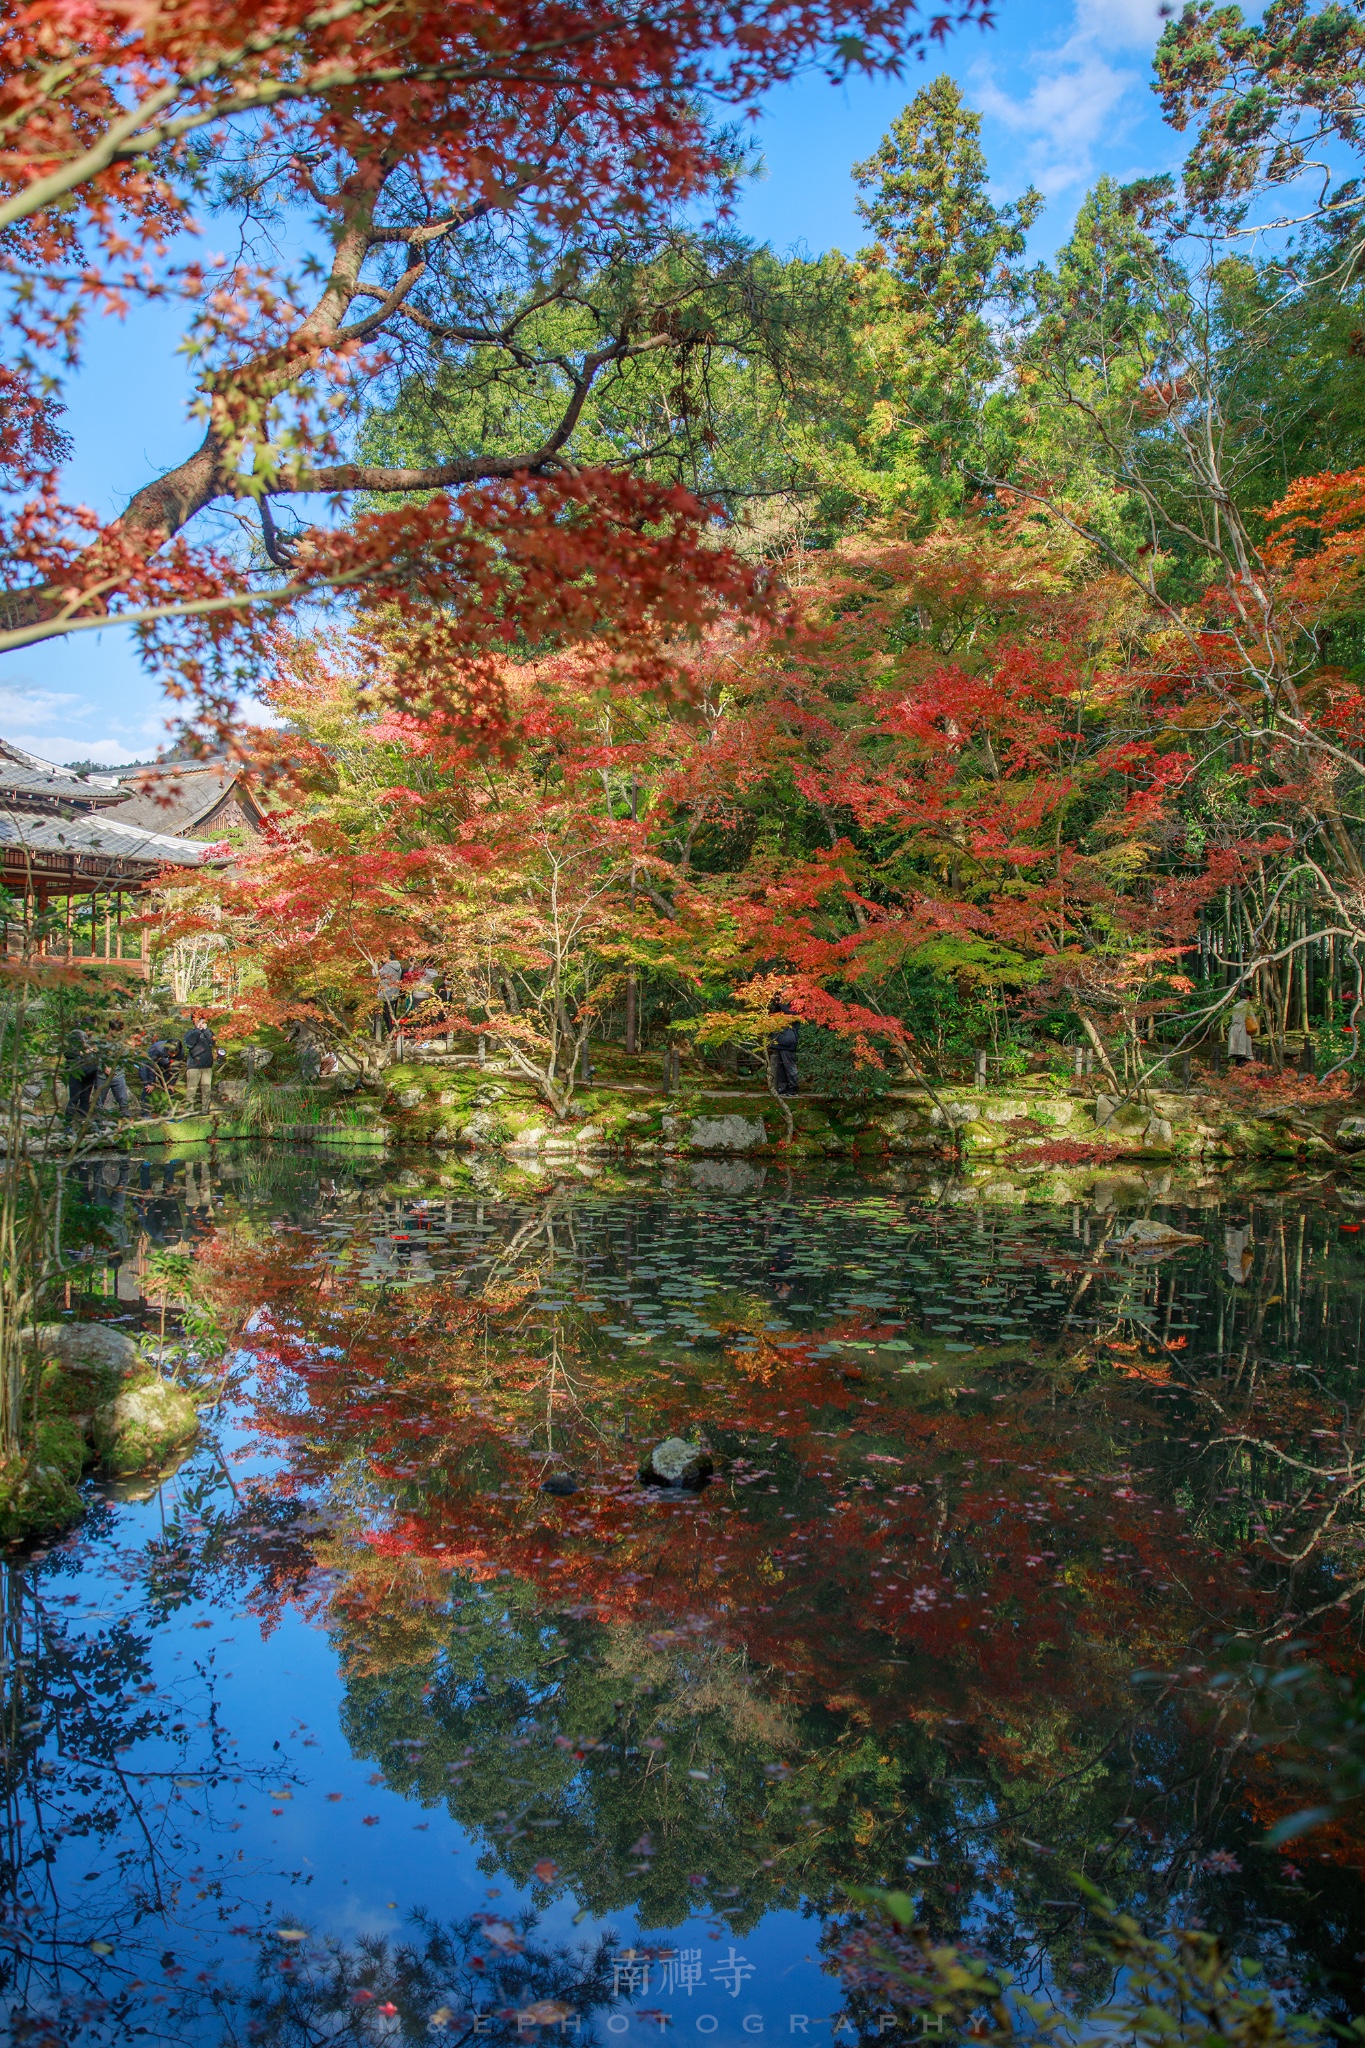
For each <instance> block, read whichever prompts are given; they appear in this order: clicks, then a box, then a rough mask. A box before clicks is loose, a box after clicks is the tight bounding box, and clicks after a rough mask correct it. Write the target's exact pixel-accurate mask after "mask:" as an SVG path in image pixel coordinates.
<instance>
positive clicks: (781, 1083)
mask: <svg viewBox="0 0 1365 2048" xmlns="http://www.w3.org/2000/svg"><path fill="white" fill-rule="evenodd" d="M768 1012H769V1015H770V1016H771V1015H776V1016H779V1017H785V1018H786V1019H787V1022H786V1023H785V1024H784V1025H783V1026H782V1029H781V1030H780V1031H775V1032H774V1033H773V1035H772V1037H771V1038H770V1039H769V1040H768V1049H769V1051H770V1052H771V1054H772V1069H773V1086H774V1088H776V1090H777V1092H778V1094H779V1095H795V1094H796V1093H797V1085H798V1084H797V1073H796V1051H797V1046H798V1045H799V1043H800V1038H801V1020H800V1018H799V1017H794V1016H793V1015H792V1013H791V1011H790V1010H789V1009H788V1008H787V1006H786V1004H785V1003H784V1002H781V1001H780V1000H779V999H778V998H777V997H774V998H773V1000H772V1002H771V1003H769V1005H768Z"/></svg>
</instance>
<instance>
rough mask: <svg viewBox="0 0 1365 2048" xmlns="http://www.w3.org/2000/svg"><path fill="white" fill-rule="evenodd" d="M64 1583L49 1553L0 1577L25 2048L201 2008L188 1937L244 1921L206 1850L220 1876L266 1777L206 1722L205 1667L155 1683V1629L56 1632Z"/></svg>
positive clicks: (209, 1718)
mask: <svg viewBox="0 0 1365 2048" xmlns="http://www.w3.org/2000/svg"><path fill="white" fill-rule="evenodd" d="M68 1583H69V1580H68V1578H67V1576H66V1574H65V1573H64V1571H63V1569H62V1560H61V1558H60V1556H56V1557H53V1558H50V1559H49V1560H48V1561H47V1562H46V1564H45V1565H44V1566H43V1567H42V1569H41V1570H37V1569H29V1570H18V1569H14V1568H9V1567H6V1568H3V1569H2V1570H0V1656H2V1657H3V1666H2V1668H0V1684H3V1694H4V1697H3V1726H4V1731H5V1743H4V1751H3V1761H2V1763H0V1771H2V1773H3V1775H2V1778H0V1784H2V1785H3V1798H4V1808H3V1814H4V1832H3V1843H2V1844H0V1941H2V1942H3V1949H2V1950H0V1954H3V1958H4V1960H3V1964H0V2015H3V2017H4V2019H5V2020H7V2021H8V2024H9V2027H10V2030H11V2033H12V2035H13V2038H14V2039H15V2041H16V2042H25V2041H32V2042H34V2043H35V2044H36V2043H38V2042H40V2041H51V2042H54V2043H57V2042H60V2043H65V2042H67V2041H68V2040H75V2039H77V2038H82V2037H84V2036H85V2035H86V2033H87V2031H88V2036H89V2038H90V2039H91V2040H110V2041H116V2040H122V2039H124V2038H129V2039H131V2038H132V2036H133V2035H134V2034H142V2033H145V2032H146V2031H147V2026H146V2024H145V2023H146V2022H148V2021H149V2020H154V2021H156V2022H157V2023H158V2026H159V2025H161V2024H162V2023H170V2022H173V2020H174V2015H175V2014H176V2013H177V2012H178V2011H180V2010H181V2008H182V2007H184V2008H185V2009H187V2010H189V2009H194V2008H196V2007H198V2006H199V2005H200V2004H202V2001H203V1997H204V1990H203V1988H202V1987H200V1986H195V1987H193V1988H191V1986H190V1985H189V1982H188V1979H189V1972H188V1970H187V1968H186V1966H185V1964H184V1962H183V1960H182V1957H183V1955H185V1954H188V1953H189V1952H190V1950H191V1947H192V1941H193V1934H192V1930H193V1928H194V1927H195V1925H196V1923H197V1922H198V1921H200V1920H201V1919H202V1918H203V1917H204V1914H205V1913H207V1914H208V1916H209V1917H210V1919H212V1918H213V1917H215V1916H216V1913H217V1910H218V1908H219V1907H220V1906H222V1905H227V1906H229V1907H230V1908H233V1909H239V1906H238V1895H237V1894H236V1893H235V1891H234V1890H233V1888H232V1887H231V1885H228V1884H225V1881H224V1877H223V1875H222V1873H221V1871H219V1872H213V1871H210V1870H208V1869H206V1867H205V1866H206V1865H207V1864H208V1863H209V1862H211V1860H212V1856H213V1849H214V1845H215V1838H216V1839H217V1841H218V1843H219V1845H220V1847H221V1850H222V1858H221V1860H222V1861H224V1862H226V1861H228V1859H229V1856H230V1853H231V1852H230V1848H229V1845H230V1840H231V1831H232V1826H233V1823H232V1820H231V1819H230V1817H229V1816H230V1814H231V1812H232V1809H233V1806H234V1804H235V1802H236V1800H237V1798H238V1796H239V1794H238V1789H237V1788H239V1787H240V1786H242V1785H243V1784H257V1783H259V1782H261V1781H262V1779H263V1776H264V1774H263V1772H261V1771H253V1770H252V1769H250V1768H249V1767H247V1766H244V1765H243V1764H242V1762H241V1760H240V1759H239V1758H238V1756H237V1755H236V1751H235V1746H234V1744H233V1742H232V1739H231V1736H230V1735H229V1734H228V1733H227V1732H226V1731H225V1730H224V1729H223V1727H222V1725H221V1723H220V1721H219V1719H218V1716H217V1712H216V1707H215V1680H214V1674H213V1670H212V1660H211V1658H210V1657H208V1656H206V1657H205V1658H204V1659H203V1660H198V1661H197V1663H196V1667H195V1670H194V1673H193V1676H192V1678H191V1679H189V1680H187V1681H182V1682H180V1683H179V1684H178V1685H177V1686H176V1688H175V1690H174V1691H172V1690H171V1689H170V1687H168V1686H167V1685H165V1684H158V1683H157V1681H156V1676H155V1672H154V1669H153V1665H152V1657H151V1650H152V1637H151V1633H150V1631H147V1630H142V1629H139V1628H138V1627H137V1626H135V1625H134V1624H133V1623H132V1622H131V1621H128V1620H124V1619H115V1620H112V1621H111V1622H110V1624H109V1625H108V1626H107V1627H104V1628H100V1629H98V1630H97V1631H95V1632H93V1633H89V1634H82V1633H76V1632H74V1631H72V1630H71V1629H69V1628H68V1626H67V1624H66V1623H65V1621H64V1619H63V1618H62V1614H61V1607H62V1604H63V1599H64V1591H63V1589H64V1587H65V1586H66V1585H67V1584H68ZM148 1748H151V1749H152V1751H153V1754H154V1758H155V1761H154V1763H150V1762H146V1761H144V1758H143V1755H142V1754H141V1752H144V1751H145V1750H146V1749H148ZM276 1769H278V1765H277V1766H276ZM201 1909H202V1910H201ZM158 1994H159V1995H158ZM45 2027H46V2028H47V2029H48V2031H47V2032H46V2033H44V2028H45ZM155 2031H156V2030H155V2029H153V2032H154V2033H155ZM171 2037H172V2038H173V2037H174V2036H173V2034H172V2036H171Z"/></svg>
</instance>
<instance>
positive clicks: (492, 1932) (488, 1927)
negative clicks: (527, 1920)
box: [474, 1913, 521, 1953]
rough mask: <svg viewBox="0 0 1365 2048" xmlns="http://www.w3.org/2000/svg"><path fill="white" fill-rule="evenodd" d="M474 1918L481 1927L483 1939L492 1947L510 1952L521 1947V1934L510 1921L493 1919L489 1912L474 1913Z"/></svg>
mask: <svg viewBox="0 0 1365 2048" xmlns="http://www.w3.org/2000/svg"><path fill="white" fill-rule="evenodd" d="M474 1918H475V1919H476V1920H477V1921H479V1922H480V1924H481V1925H482V1927H483V1935H484V1940H485V1941H488V1942H491V1943H492V1945H493V1947H494V1948H500V1949H502V1950H504V1951H505V1952H509V1953H510V1952H511V1951H513V1950H516V1949H519V1948H520V1947H521V1936H520V1935H519V1934H518V1933H517V1930H516V1928H515V1927H513V1926H512V1924H511V1922H510V1921H507V1920H495V1919H494V1918H493V1916H492V1915H491V1914H484V1913H476V1914H475V1915H474Z"/></svg>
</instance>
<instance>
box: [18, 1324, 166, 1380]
mask: <svg viewBox="0 0 1365 2048" xmlns="http://www.w3.org/2000/svg"><path fill="white" fill-rule="evenodd" d="M30 1335H31V1338H32V1342H33V1347H34V1349H35V1350H36V1351H37V1353H38V1356H39V1357H40V1358H43V1359H51V1360H52V1361H53V1363H54V1364H56V1365H57V1366H59V1367H60V1369H61V1370H62V1372H64V1373H69V1374H74V1375H77V1376H78V1377H83V1378H87V1379H90V1380H92V1381H95V1382H97V1383H101V1384H103V1383H106V1382H107V1383H110V1384H113V1383H116V1382H118V1381H120V1380H125V1379H127V1378H129V1377H130V1375H132V1374H135V1373H141V1372H143V1371H144V1370H145V1364H146V1362H145V1360H144V1359H143V1356H142V1353H141V1352H140V1351H139V1350H138V1348H137V1345H136V1344H135V1343H134V1342H133V1340H132V1338H131V1337H130V1336H128V1335H127V1333H126V1332H125V1331H123V1330H115V1329H112V1328H111V1327H110V1325H109V1324H108V1323H39V1324H38V1326H37V1328H36V1329H34V1330H33V1331H32V1332H30Z"/></svg>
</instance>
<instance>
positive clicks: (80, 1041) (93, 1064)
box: [62, 1020, 100, 1124]
mask: <svg viewBox="0 0 1365 2048" xmlns="http://www.w3.org/2000/svg"><path fill="white" fill-rule="evenodd" d="M99 1071H100V1062H99V1053H98V1051H97V1050H96V1047H95V1040H94V1036H93V1034H92V1032H91V1031H90V1029H89V1026H88V1020H87V1021H86V1022H83V1023H80V1024H73V1025H72V1027H71V1029H70V1030H69V1031H68V1032H67V1034H66V1037H65V1039H64V1040H63V1041H62V1079H63V1080H64V1081H65V1083H66V1121H67V1123H68V1124H74V1123H76V1122H78V1121H79V1122H80V1123H84V1122H85V1121H86V1120H87V1118H88V1117H89V1115H90V1109H91V1096H92V1094H93V1092H94V1087H95V1083H96V1081H97V1080H98V1079H99Z"/></svg>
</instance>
